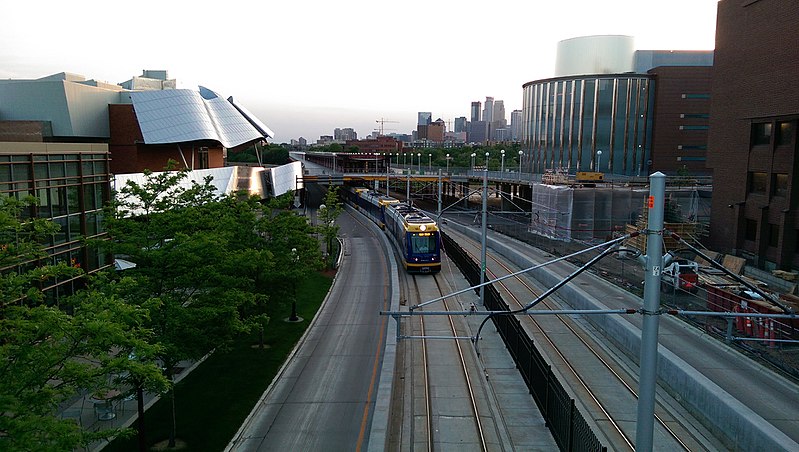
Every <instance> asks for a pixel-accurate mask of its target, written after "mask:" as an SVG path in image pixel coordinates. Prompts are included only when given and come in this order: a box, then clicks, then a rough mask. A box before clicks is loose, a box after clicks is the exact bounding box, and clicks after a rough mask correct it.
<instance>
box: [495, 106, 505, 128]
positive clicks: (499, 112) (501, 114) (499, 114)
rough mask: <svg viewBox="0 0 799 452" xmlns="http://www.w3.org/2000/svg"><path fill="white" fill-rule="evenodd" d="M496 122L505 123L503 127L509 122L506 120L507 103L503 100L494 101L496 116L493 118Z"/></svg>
mask: <svg viewBox="0 0 799 452" xmlns="http://www.w3.org/2000/svg"><path fill="white" fill-rule="evenodd" d="M492 120H493V121H494V122H497V121H501V122H503V125H502V127H504V126H505V125H506V124H507V120H506V119H505V101H502V100H495V101H494V115H493V117H492Z"/></svg>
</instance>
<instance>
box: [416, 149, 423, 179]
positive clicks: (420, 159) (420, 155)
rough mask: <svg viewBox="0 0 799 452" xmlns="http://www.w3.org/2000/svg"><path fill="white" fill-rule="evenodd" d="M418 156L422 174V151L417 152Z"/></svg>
mask: <svg viewBox="0 0 799 452" xmlns="http://www.w3.org/2000/svg"><path fill="white" fill-rule="evenodd" d="M416 157H418V159H419V174H422V153H421V152H417V153H416Z"/></svg>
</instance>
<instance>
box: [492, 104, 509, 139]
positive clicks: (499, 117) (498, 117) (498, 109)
mask: <svg viewBox="0 0 799 452" xmlns="http://www.w3.org/2000/svg"><path fill="white" fill-rule="evenodd" d="M507 127H508V121H507V119H505V102H504V101H501V100H495V101H494V114H493V116H492V121H491V123H490V124H489V136H490V137H491V139H492V140H496V141H508V140H509V139H510V136H509V135H510V132H508V133H507V134H505V135H503V136H502V139H500V138H499V137H497V136H495V133H494V131H496V130H499V129H505V128H507Z"/></svg>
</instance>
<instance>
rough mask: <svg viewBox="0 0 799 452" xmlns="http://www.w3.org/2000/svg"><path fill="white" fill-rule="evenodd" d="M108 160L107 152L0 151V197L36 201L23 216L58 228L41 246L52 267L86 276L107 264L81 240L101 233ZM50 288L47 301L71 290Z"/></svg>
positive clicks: (55, 283) (107, 191) (57, 283)
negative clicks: (71, 269)
mask: <svg viewBox="0 0 799 452" xmlns="http://www.w3.org/2000/svg"><path fill="white" fill-rule="evenodd" d="M49 146H52V144H51V145H49ZM71 146H74V145H71ZM108 159H109V154H108V152H97V153H64V154H61V153H52V152H51V151H50V152H45V153H14V152H13V151H12V152H10V153H9V152H7V151H3V152H0V196H12V197H15V198H17V199H24V198H26V197H27V196H34V197H36V199H37V205H36V206H34V207H33V208H31V209H28V210H26V211H24V212H23V216H26V217H37V218H48V219H51V220H52V221H53V222H55V223H56V224H58V226H59V230H58V231H57V232H56V233H55V234H53V235H52V236H51V237H50V239H49V240H48V241H47V242H46V243H44V244H43V245H44V246H45V248H46V250H47V252H48V254H49V260H50V263H51V264H55V263H59V262H63V263H67V264H68V265H71V266H75V267H80V268H82V269H83V270H84V271H86V272H92V271H94V270H97V269H99V268H102V267H104V266H106V265H109V264H110V260H109V258H108V256H106V255H105V254H104V253H101V252H98V251H97V250H93V249H92V250H90V249H88V248H87V247H86V246H85V245H84V244H83V241H82V239H83V238H94V237H99V236H101V235H103V234H104V231H103V227H102V220H103V218H102V209H103V206H104V205H105V204H106V203H107V202H108V201H109V200H110V184H109V180H110V176H109V173H108ZM51 283H52V286H51V287H43V288H44V289H49V288H54V289H56V290H54V291H49V293H48V294H47V295H48V297H56V298H57V297H58V295H59V294H60V293H62V292H63V293H64V294H67V293H69V292H70V291H71V287H67V286H71V284H67V286H64V287H61V286H63V285H64V284H65V283H71V282H70V281H52V282H51ZM57 286H58V287H57Z"/></svg>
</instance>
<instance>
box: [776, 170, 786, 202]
mask: <svg viewBox="0 0 799 452" xmlns="http://www.w3.org/2000/svg"><path fill="white" fill-rule="evenodd" d="M774 196H782V197H785V196H788V175H787V174H782V173H778V174H775V175H774Z"/></svg>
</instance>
